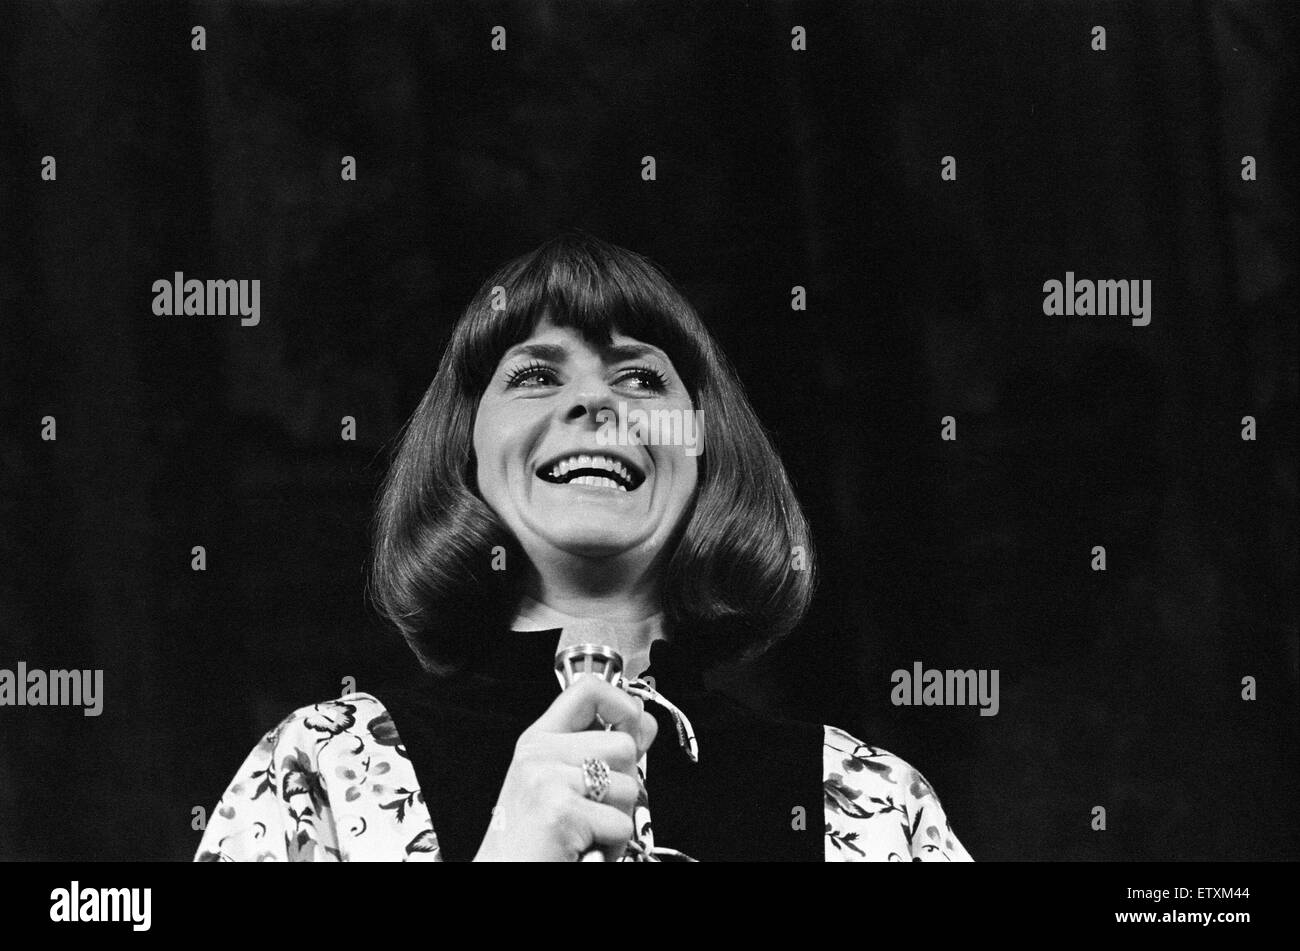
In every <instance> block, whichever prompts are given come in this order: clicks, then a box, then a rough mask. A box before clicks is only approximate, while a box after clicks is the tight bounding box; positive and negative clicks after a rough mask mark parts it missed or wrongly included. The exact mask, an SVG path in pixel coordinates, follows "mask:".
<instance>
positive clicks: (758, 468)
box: [370, 232, 815, 673]
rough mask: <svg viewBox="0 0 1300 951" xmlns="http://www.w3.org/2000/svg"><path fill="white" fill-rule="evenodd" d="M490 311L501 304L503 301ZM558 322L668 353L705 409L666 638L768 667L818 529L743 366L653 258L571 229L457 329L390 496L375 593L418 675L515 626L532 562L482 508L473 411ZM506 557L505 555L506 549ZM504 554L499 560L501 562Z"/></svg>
mask: <svg viewBox="0 0 1300 951" xmlns="http://www.w3.org/2000/svg"><path fill="white" fill-rule="evenodd" d="M494 288H501V289H502V290H503V291H504V308H503V309H496V308H494V307H493V304H494V300H495V303H497V305H498V306H500V305H501V303H502V292H501V291H496V292H495V293H494ZM543 315H547V316H549V317H550V318H551V320H552V321H553V322H554V323H555V324H556V325H558V326H561V327H570V328H572V329H574V330H575V331H577V332H578V333H580V334H581V335H582V337H583V339H584V340H586V341H587V342H588V343H591V344H594V345H601V344H608V343H609V342H610V339H611V333H612V332H613V331H618V332H621V333H623V334H626V335H627V336H630V337H633V338H636V339H638V340H640V341H642V342H644V343H649V344H652V345H654V346H657V347H659V348H660V349H661V350H663V351H664V353H666V354H667V355H668V358H669V359H670V360H672V362H673V366H674V367H675V368H676V369H677V372H678V374H679V375H680V376H681V377H682V380H683V382H684V384H685V385H686V388H687V390H688V391H689V392H690V395H691V399H692V401H693V403H694V407H695V409H697V410H700V411H702V415H701V417H700V418H701V419H702V421H703V427H704V429H705V433H704V435H705V438H704V440H703V442H702V445H703V448H704V452H703V454H702V455H700V456H698V457H697V459H698V464H699V466H700V471H699V482H698V486H697V488H696V492H695V496H694V498H693V500H692V501H691V503H690V504H689V506H688V508H687V509H686V511H685V512H683V514H682V520H681V523H680V524H679V526H678V530H677V532H676V533H675V535H674V536H673V538H672V539H670V541H669V543H668V545H667V546H666V550H665V552H664V553H663V557H664V558H665V560H664V561H661V564H663V566H664V567H663V576H662V580H661V585H662V592H663V595H662V597H663V609H664V613H665V618H666V620H667V622H668V630H669V636H670V637H671V638H672V639H673V641H674V643H675V644H681V645H684V646H688V647H689V649H690V650H691V651H692V652H693V653H695V656H697V657H698V658H699V659H700V661H701V662H702V663H704V664H705V665H706V666H710V667H712V666H717V665H718V664H719V663H722V662H725V661H735V660H739V659H746V658H749V657H753V656H756V655H757V654H759V653H761V652H762V651H763V650H765V649H766V648H767V647H768V646H770V645H771V644H772V643H773V642H774V641H775V640H777V639H778V638H780V637H782V636H783V635H785V634H787V633H788V632H789V631H790V630H791V629H792V628H793V627H794V626H795V625H796V624H797V623H798V622H799V620H800V619H801V618H802V617H803V615H804V613H805V612H806V611H807V609H808V605H809V603H810V601H811V600H812V593H813V587H814V584H815V575H814V571H815V569H814V561H813V550H812V545H811V542H810V538H809V532H808V526H807V522H806V521H805V519H804V515H803V512H802V510H801V509H800V507H799V502H798V500H797V499H796V498H795V494H794V490H793V488H792V487H791V485H790V481H789V479H788V478H787V476H786V473H785V468H784V467H783V466H782V465H781V460H780V459H779V458H778V456H777V454H776V452H775V450H774V449H773V448H772V444H771V442H770V441H769V439H768V437H767V434H766V433H765V432H764V429H763V427H762V425H761V424H760V423H759V421H758V418H757V417H756V416H755V415H754V411H753V410H752V409H751V408H750V405H749V402H748V401H747V400H746V398H745V395H744V392H743V390H742V388H741V385H740V383H739V381H738V379H737V377H736V374H735V371H734V370H733V369H732V367H731V365H730V363H728V361H727V359H726V357H725V356H724V354H723V353H722V351H721V350H720V349H719V348H718V345H717V343H716V342H715V341H714V340H713V338H712V336H710V334H709V332H708V331H707V330H706V329H705V327H704V324H703V323H702V322H701V320H700V318H699V316H698V315H697V314H696V313H695V310H694V308H692V307H691V305H690V304H689V303H688V302H687V301H686V299H685V298H684V297H683V296H682V295H681V293H680V292H678V290H677V289H676V288H675V287H674V286H673V284H672V282H671V281H670V280H669V278H668V277H667V276H666V275H665V274H664V273H663V272H662V271H660V270H659V268H657V267H656V266H655V265H654V264H652V263H651V262H650V261H648V260H647V259H646V258H644V257H642V256H641V255H639V254H636V253H634V252H631V251H627V250H625V249H623V248H619V247H615V246H614V245H611V244H608V243H606V242H604V241H601V240H600V239H598V238H595V237H592V236H591V235H588V234H585V233H582V232H576V233H575V232H570V233H566V234H562V235H560V236H558V237H555V238H552V239H551V240H549V241H547V242H546V243H544V244H543V245H542V246H541V247H539V248H538V249H537V250H535V251H533V252H532V253H530V254H525V255H523V256H521V257H519V258H516V259H515V260H513V261H511V262H510V263H508V264H506V265H504V266H503V267H502V268H500V269H499V270H498V271H497V272H496V273H495V274H493V275H492V276H491V277H490V278H488V280H487V281H486V282H485V283H484V284H483V286H482V287H481V288H480V289H479V291H478V293H477V294H476V295H475V296H474V298H473V299H472V300H471V301H470V304H469V306H468V307H467V308H466V310H465V313H464V314H463V316H462V317H461V318H460V320H459V321H458V322H457V323H456V325H455V327H454V329H453V330H452V333H451V339H450V342H449V343H448V345H447V348H446V350H445V352H444V353H443V356H442V361H441V363H440V364H439V366H438V370H437V373H436V375H435V376H434V378H433V382H432V383H431V384H430V385H429V388H428V390H427V391H426V392H425V394H424V398H423V399H422V400H421V401H420V405H419V406H418V407H417V408H416V410H415V412H414V413H413V414H412V416H411V418H410V420H409V421H408V422H407V423H406V425H405V427H404V431H403V432H402V434H401V443H400V445H399V446H398V448H397V451H396V453H395V454H394V457H393V460H392V464H391V466H390V468H389V471H388V475H387V477H386V478H385V480H384V483H383V485H382V487H381V489H380V493H379V499H378V505H377V509H376V513H375V519H374V526H373V530H374V556H373V561H372V564H371V571H370V582H371V597H372V598H373V600H374V603H375V605H376V607H377V608H378V609H379V611H380V613H381V614H382V615H383V616H384V617H385V618H387V619H388V620H390V621H391V622H392V623H393V624H394V625H396V627H397V629H398V630H399V631H400V632H401V634H402V636H403V637H404V638H405V639H406V642H407V644H408V645H409V646H410V647H411V649H412V650H413V651H414V652H415V654H416V656H417V657H418V658H419V660H420V663H421V664H422V665H423V666H424V667H425V668H426V669H427V670H429V671H432V672H434V673H450V672H452V671H454V670H455V669H457V667H459V666H460V665H461V663H463V661H464V657H465V654H464V652H465V651H466V650H469V649H471V648H472V644H473V641H474V639H475V638H476V637H483V636H488V637H499V636H500V634H501V632H502V631H504V630H505V629H506V627H507V625H509V623H510V622H511V621H512V620H513V616H514V615H513V612H514V610H515V608H516V607H517V604H518V598H519V596H520V594H521V593H522V588H521V587H520V582H521V581H522V580H523V577H524V573H523V572H520V571H517V570H505V571H501V570H492V569H493V567H494V566H493V561H494V559H495V560H497V562H498V563H497V565H496V567H500V563H499V558H498V557H497V556H499V555H500V553H501V550H502V549H504V550H505V551H506V552H507V553H508V555H507V557H508V561H507V565H510V566H513V565H521V564H527V560H526V556H525V555H524V554H523V550H522V548H520V547H519V545H518V544H517V543H516V542H515V540H514V538H513V536H512V535H511V534H510V532H509V531H508V530H507V529H506V527H505V526H504V524H503V523H502V522H501V521H500V520H499V519H498V518H497V516H496V514H495V513H494V512H493V511H492V509H491V508H489V506H488V505H487V504H486V503H485V502H484V501H483V499H482V498H481V497H480V496H479V493H478V490H477V486H476V478H475V472H476V463H475V458H474V449H473V430H474V417H475V413H476V412H477V410H478V404H479V400H480V398H481V397H482V395H483V392H484V390H485V389H486V387H487V385H488V383H489V381H490V380H491V378H492V376H493V374H494V373H495V372H496V369H497V366H498V363H499V362H500V359H501V357H502V355H503V354H504V353H505V352H506V350H508V349H509V348H510V347H512V346H514V345H515V344H518V343H521V342H523V341H524V340H527V339H528V338H529V337H530V336H531V335H532V333H533V329H534V328H535V327H536V325H537V323H538V321H539V320H540V319H541V317H542V316H543ZM497 546H500V547H499V548H498V547H497ZM494 549H495V551H494Z"/></svg>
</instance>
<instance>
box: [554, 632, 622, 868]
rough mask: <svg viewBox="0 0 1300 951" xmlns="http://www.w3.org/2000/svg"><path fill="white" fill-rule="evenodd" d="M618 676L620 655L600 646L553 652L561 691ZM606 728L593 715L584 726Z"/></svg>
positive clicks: (589, 855) (596, 853)
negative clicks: (585, 681) (583, 679)
mask: <svg viewBox="0 0 1300 951" xmlns="http://www.w3.org/2000/svg"><path fill="white" fill-rule="evenodd" d="M565 633H568V631H567V630H566V632H565ZM622 675H623V655H621V654H620V653H619V652H618V651H616V650H614V648H612V647H608V646H606V645H604V644H573V645H571V646H569V647H561V648H560V649H559V650H558V651H556V652H555V678H556V679H557V680H558V681H559V682H560V689H561V690H567V689H568V688H569V687H570V686H571V685H572V684H573V683H575V682H576V681H577V680H578V679H579V678H580V677H599V678H600V679H601V680H604V681H606V682H607V683H611V684H615V685H617V684H618V682H619V680H620V679H621V677H622ZM609 728H610V724H608V723H605V722H604V721H603V720H601V718H600V714H596V719H595V721H594V722H593V723H592V725H591V726H590V727H588V729H592V730H595V729H603V730H608V729H609ZM578 861H579V862H603V861H605V853H603V852H601V851H600V849H588V850H587V851H586V852H584V853H582V856H581V857H580V858H579V859H578Z"/></svg>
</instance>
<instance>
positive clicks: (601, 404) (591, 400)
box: [565, 379, 617, 423]
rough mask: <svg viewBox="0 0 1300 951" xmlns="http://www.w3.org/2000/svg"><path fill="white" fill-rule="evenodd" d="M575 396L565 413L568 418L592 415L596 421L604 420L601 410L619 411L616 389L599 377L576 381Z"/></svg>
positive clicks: (573, 418) (574, 418)
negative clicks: (615, 399) (616, 401)
mask: <svg viewBox="0 0 1300 951" xmlns="http://www.w3.org/2000/svg"><path fill="white" fill-rule="evenodd" d="M575 384H576V385H575V389H574V393H573V398H572V401H571V403H570V404H569V408H568V411H567V412H566V414H565V418H566V419H570V420H576V419H581V418H582V417H583V416H590V417H591V419H592V421H594V422H597V423H599V422H603V421H604V420H603V418H602V417H601V411H602V410H605V411H608V412H617V408H616V406H615V401H614V391H613V390H612V389H610V387H609V384H607V383H605V382H604V381H603V380H599V379H589V380H582V381H575Z"/></svg>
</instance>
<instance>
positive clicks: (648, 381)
mask: <svg viewBox="0 0 1300 951" xmlns="http://www.w3.org/2000/svg"><path fill="white" fill-rule="evenodd" d="M618 382H619V383H620V384H622V383H626V382H631V383H633V384H634V385H636V386H639V387H640V388H642V389H647V390H654V391H656V392H657V391H659V390H662V389H664V388H665V387H666V386H667V385H668V379H667V377H665V376H664V375H663V374H662V373H660V372H659V371H658V370H654V369H651V368H650V367H637V368H636V369H634V370H628V371H627V372H626V373H624V374H622V375H621V376H620V377H619V378H618Z"/></svg>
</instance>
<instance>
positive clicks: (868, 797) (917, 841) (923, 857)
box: [823, 726, 974, 862]
mask: <svg viewBox="0 0 1300 951" xmlns="http://www.w3.org/2000/svg"><path fill="white" fill-rule="evenodd" d="M823 776H824V784H823V788H824V790H825V800H826V802H825V829H826V859H827V861H831V862H971V861H974V860H973V859H972V858H971V856H970V854H969V853H968V852H967V851H966V849H965V847H964V846H963V845H962V844H961V842H960V841H959V840H958V838H957V836H956V834H955V833H954V832H953V831H952V826H951V825H949V823H948V816H947V814H946V813H945V812H944V811H943V806H942V804H940V802H939V797H938V796H937V795H936V794H935V792H934V789H933V788H931V786H930V784H929V783H928V782H927V781H926V779H925V777H924V776H922V775H921V773H920V772H919V771H918V770H916V769H914V768H913V767H912V766H910V765H909V764H908V763H906V762H905V761H904V760H902V759H900V758H899V757H897V756H895V755H894V754H892V753H890V752H888V751H887V750H882V749H880V748H879V747H876V746H868V745H867V744H865V743H863V742H861V741H860V740H858V739H856V738H854V737H853V736H851V735H850V734H848V733H846V732H844V731H843V730H840V729H836V728H835V727H832V726H828V727H826V729H825V744H824V770H823Z"/></svg>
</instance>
